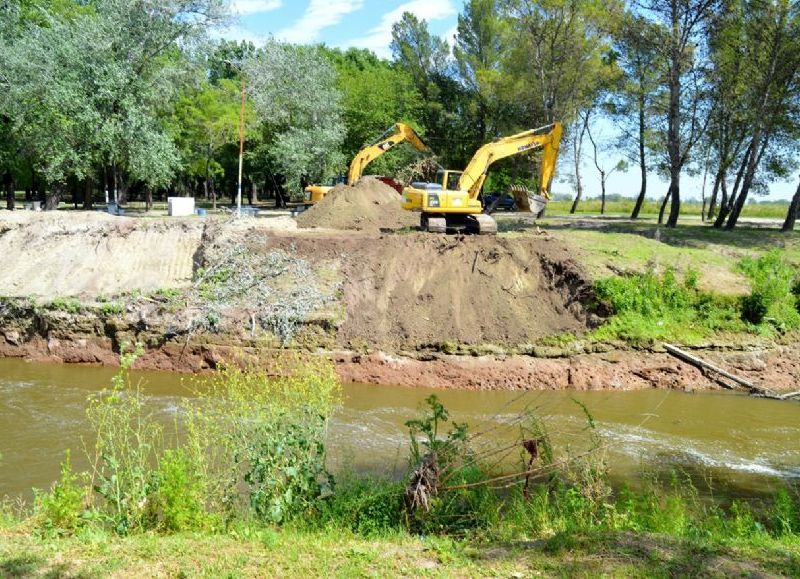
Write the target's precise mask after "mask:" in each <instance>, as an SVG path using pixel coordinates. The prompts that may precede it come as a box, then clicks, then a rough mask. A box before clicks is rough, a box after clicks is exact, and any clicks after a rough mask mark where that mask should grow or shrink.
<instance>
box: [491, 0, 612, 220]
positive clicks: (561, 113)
mask: <svg viewBox="0 0 800 579" xmlns="http://www.w3.org/2000/svg"><path fill="white" fill-rule="evenodd" d="M621 12H622V9H621V3H618V2H606V3H604V5H603V6H602V8H600V7H599V6H598V5H597V4H596V3H594V2H592V1H591V0H548V1H546V2H542V1H540V0H510V1H508V2H507V3H506V4H505V10H504V13H505V15H506V17H507V18H509V20H510V22H509V28H510V29H511V30H512V31H514V33H512V34H513V37H512V39H513V40H512V43H511V46H513V49H512V50H510V51H509V54H508V56H507V61H506V74H507V75H508V76H509V78H512V79H514V80H515V82H514V84H513V95H514V100H515V102H516V106H517V108H518V110H520V111H521V114H520V122H521V123H522V124H523V125H524V126H526V127H528V128H530V127H531V126H534V127H535V126H540V125H544V124H549V123H552V122H554V121H557V120H558V121H561V122H562V123H564V125H565V126H566V127H567V130H568V135H570V137H569V138H571V139H572V143H573V147H572V152H573V162H574V164H575V169H574V174H575V180H576V187H577V189H578V194H576V196H575V201H574V202H573V211H574V210H575V209H577V205H578V203H579V202H580V194H581V192H582V185H581V183H580V169H581V161H582V142H583V135H584V134H585V130H584V127H585V124H584V123H583V122H582V120H581V113H582V112H584V111H586V110H589V109H591V108H593V107H594V106H595V105H596V104H597V101H598V98H599V95H600V93H601V91H602V90H603V88H604V87H605V86H608V83H609V80H610V79H611V78H613V76H614V75H615V74H616V71H615V66H616V65H615V63H614V62H613V59H610V58H609V52H610V40H609V32H610V30H611V28H612V27H611V26H610V23H612V22H613V21H614V20H615V19H616V18H617V17H618V15H619V14H621Z"/></svg>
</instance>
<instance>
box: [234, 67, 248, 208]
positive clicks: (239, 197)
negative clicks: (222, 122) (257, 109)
mask: <svg viewBox="0 0 800 579" xmlns="http://www.w3.org/2000/svg"><path fill="white" fill-rule="evenodd" d="M246 93H247V88H246V87H245V81H244V73H242V110H241V113H240V114H239V184H238V188H237V190H236V215H238V216H241V215H242V166H243V164H244V101H245V95H246Z"/></svg>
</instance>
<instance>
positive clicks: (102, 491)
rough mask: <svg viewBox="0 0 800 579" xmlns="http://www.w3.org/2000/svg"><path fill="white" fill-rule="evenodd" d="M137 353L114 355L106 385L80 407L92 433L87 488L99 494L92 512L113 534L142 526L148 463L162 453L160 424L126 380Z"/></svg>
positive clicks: (149, 477)
mask: <svg viewBox="0 0 800 579" xmlns="http://www.w3.org/2000/svg"><path fill="white" fill-rule="evenodd" d="M140 354H141V349H137V350H136V351H135V352H132V353H127V354H123V355H122V356H120V366H121V368H120V371H119V373H118V374H117V375H116V376H114V378H113V379H112V384H111V390H110V391H108V392H104V393H102V394H101V395H100V396H97V397H95V398H93V399H91V400H90V401H89V407H88V409H87V411H86V413H87V417H88V419H89V423H90V424H91V426H92V428H93V430H94V432H95V434H96V442H95V448H94V457H90V458H91V463H92V465H93V472H92V473H91V475H92V482H93V488H94V490H95V491H96V492H97V494H98V495H99V496H100V497H101V499H102V503H101V505H100V508H99V510H98V514H99V515H100V517H101V519H102V520H103V521H105V522H106V523H108V524H109V525H110V526H111V527H112V528H113V529H114V531H115V532H117V533H119V534H127V533H129V532H131V531H132V530H135V529H140V528H143V527H144V526H145V524H146V522H147V521H146V519H147V513H148V510H149V506H148V500H149V498H150V497H149V495H150V492H151V491H152V485H153V466H154V465H155V464H157V463H158V459H159V456H160V454H161V452H162V444H161V443H162V439H161V433H162V430H161V427H160V426H159V425H158V424H157V423H156V422H155V420H154V419H153V417H152V416H151V415H150V414H149V413H148V412H147V409H146V407H145V399H144V396H143V394H142V389H141V383H136V384H134V383H132V382H131V379H130V373H129V371H130V368H131V366H132V365H133V363H134V362H135V360H136V358H137V357H138V356H139V355H140Z"/></svg>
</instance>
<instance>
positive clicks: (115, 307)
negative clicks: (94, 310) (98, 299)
mask: <svg viewBox="0 0 800 579" xmlns="http://www.w3.org/2000/svg"><path fill="white" fill-rule="evenodd" d="M124 311H125V307H124V306H123V305H122V304H120V303H117V302H103V303H102V304H100V312H101V313H102V314H103V315H106V316H116V315H119V314H121V313H122V312H124Z"/></svg>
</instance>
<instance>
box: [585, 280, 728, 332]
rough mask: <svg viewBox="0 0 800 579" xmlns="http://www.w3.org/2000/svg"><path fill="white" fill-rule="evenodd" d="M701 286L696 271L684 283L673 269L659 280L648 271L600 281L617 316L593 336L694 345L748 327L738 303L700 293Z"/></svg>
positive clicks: (600, 292)
mask: <svg viewBox="0 0 800 579" xmlns="http://www.w3.org/2000/svg"><path fill="white" fill-rule="evenodd" d="M697 283H698V279H697V274H696V272H692V271H689V272H687V274H686V277H685V280H684V282H683V283H680V282H679V281H678V279H677V278H676V277H675V273H674V272H673V271H672V270H670V269H668V270H666V271H665V272H664V273H663V275H661V276H659V275H657V274H656V273H654V272H652V271H649V272H646V273H643V274H633V275H627V276H616V277H610V278H605V279H601V280H599V281H597V282H596V283H595V293H596V295H597V298H598V299H599V300H600V301H601V302H603V303H605V304H608V305H610V306H611V309H612V310H613V312H614V313H615V315H614V316H613V317H611V318H610V319H609V320H608V321H607V322H606V323H605V324H604V325H603V326H601V327H600V328H598V329H597V330H595V332H594V336H595V338H597V339H600V340H609V339H623V340H627V341H629V342H632V343H648V342H651V341H653V340H667V339H676V340H680V341H683V342H687V343H691V342H696V341H699V340H700V339H702V338H704V337H706V336H708V335H709V334H711V333H712V332H714V331H719V330H738V329H744V326H743V324H742V323H741V321H739V318H740V315H739V307H738V304H736V303H734V302H732V301H731V300H729V299H727V298H724V297H721V296H716V295H713V294H709V293H706V292H702V291H700V290H698V289H697Z"/></svg>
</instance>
